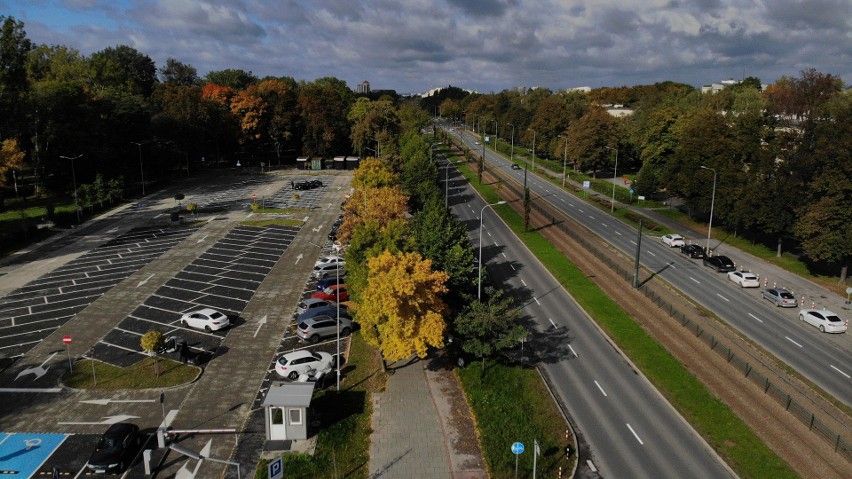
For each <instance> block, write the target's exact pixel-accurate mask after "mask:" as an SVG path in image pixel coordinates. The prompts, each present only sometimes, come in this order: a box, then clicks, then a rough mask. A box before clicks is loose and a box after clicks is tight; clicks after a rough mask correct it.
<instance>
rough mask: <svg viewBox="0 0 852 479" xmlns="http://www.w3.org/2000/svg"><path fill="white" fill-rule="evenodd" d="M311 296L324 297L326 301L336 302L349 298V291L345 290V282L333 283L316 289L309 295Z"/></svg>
mask: <svg viewBox="0 0 852 479" xmlns="http://www.w3.org/2000/svg"><path fill="white" fill-rule="evenodd" d="M311 298H318V299H325V300H328V301H337V302H338V303H340V302H343V301H346V300H348V299H349V292H348V291H346V285H345V284H334V285H331V286H329V287H328V288H325V289H324V290H322V291H317V292H316V293H314V294H312V295H311Z"/></svg>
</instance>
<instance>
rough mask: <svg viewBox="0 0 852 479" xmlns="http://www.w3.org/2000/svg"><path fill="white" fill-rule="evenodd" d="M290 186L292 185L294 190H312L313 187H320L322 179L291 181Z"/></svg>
mask: <svg viewBox="0 0 852 479" xmlns="http://www.w3.org/2000/svg"><path fill="white" fill-rule="evenodd" d="M290 186H292V187H293V189H294V190H312V189H314V188H319V187H321V186H322V181H320V180H305V181H291V182H290Z"/></svg>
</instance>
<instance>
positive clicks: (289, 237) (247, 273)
mask: <svg viewBox="0 0 852 479" xmlns="http://www.w3.org/2000/svg"><path fill="white" fill-rule="evenodd" d="M298 232H299V228H295V227H285V226H269V227H253V226H236V227H234V228H233V229H231V230H230V231H229V232H228V234H227V235H225V236H224V237H223V238H221V239H220V240H218V241H216V242H215V243H214V244H213V245H211V246H210V247H209V248H208V249H207V250H206V251H205V252H204V253H203V254H202V255H201V256H200V257H199V258H198V259H196V260H195V261H193V262H192V263H190V264H188V265H187V266H185V267H184V268H183V270H182V271H181V272H179V273H178V274H177V275H176V276H175V277H174V278H172V279H170V280H169V281H167V282H166V283H165V284H164V285H163V286H161V287H160V288H159V289H157V291H156V292H155V293H154V294H153V295H151V296H149V297H148V299H146V300H145V302H144V303H143V304H142V305H140V306H139V307H138V308H136V310H135V311H134V312H133V313H132V314H131V315H130V316H129V317H127V318H125V319H124V320H123V321H121V322H120V323H119V324H118V325H117V326H116V327H115V328H114V329H113V330H112V331H110V332H109V333H108V334H107V335H106V336H105V337H104V338H103V339H102V340H101V341H99V342H98V344H97V345H96V346H95V348H94V357H95V358H97V359H98V360H101V361H105V362H108V363H110V364H114V365H116V366H121V367H127V366H130V365H132V364H134V363H136V362H138V361H140V360H142V359H145V358H146V357H147V355H146V353H145V352H144V351H142V349H141V347H140V344H139V340H140V338H141V337H142V335H143V334H145V333H146V332H148V331H152V330H158V331H160V332H161V333H163V335H164V336H165V337H170V336H178V337H181V338H183V339H184V340H186V342H187V344H188V346H189V347H190V351H191V357H194V358H197V360H196V362H204V360H205V358H209V357H211V356H212V355H214V354H215V352H216V350H217V349H218V348H219V345H220V344H221V342H222V339H223V338H224V337H225V335H226V334H227V333H228V331H229V330H230V329H231V328H235V327H240V326H241V325H242V324H244V321H243V320H242V319H241V318H240V313H241V312H242V311H243V309H244V308H245V306H246V304H248V302H249V300H251V298H252V296H253V295H254V293H255V291H257V288H258V287H259V286H260V283H262V282H263V280H264V278H265V277H266V275H267V274H268V273H269V271H270V270H271V269H272V267H273V266H275V263H276V262H277V261H278V259H279V258H280V257H281V255H282V254H283V253H284V251H285V250H286V249H287V246H289V245H290V243H291V242H292V241H293V238H294V237H295V236H296V234H298ZM200 308H213V309H216V310H218V311H221V312H222V313H224V314H226V315H227V316H228V317H229V319H230V321H231V326H230V327H229V328H225V329H222V330H219V331H212V332H205V331H199V330H194V329H190V328H185V327H183V326H181V325H180V317H181V315H183V314H184V313H186V312H189V311H193V310H197V309H200Z"/></svg>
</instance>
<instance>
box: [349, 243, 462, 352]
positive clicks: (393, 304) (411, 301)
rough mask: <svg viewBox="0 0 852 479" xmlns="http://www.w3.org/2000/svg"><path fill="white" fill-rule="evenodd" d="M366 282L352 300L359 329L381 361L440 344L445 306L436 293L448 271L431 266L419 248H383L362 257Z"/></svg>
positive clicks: (439, 291) (443, 286)
mask: <svg viewBox="0 0 852 479" xmlns="http://www.w3.org/2000/svg"><path fill="white" fill-rule="evenodd" d="M367 268H368V278H367V288H366V289H365V290H364V291H363V294H362V295H361V301H360V302H359V303H358V304H357V305H355V314H356V315H357V316H356V317H357V319H358V323H359V324H360V325H361V333H362V335H363V336H364V339H365V340H366V341H367V343H368V344H371V345H373V346H376V347H378V348H379V352H380V353H381V355H382V365H383V366H384V363H385V361H391V362H393V361H399V360H401V359H405V358H408V357H410V356H411V355H412V354H417V355H418V356H419V357H421V358H422V357H425V356H426V348H427V347H429V346H434V347H442V346H443V345H444V331H445V329H446V323H445V322H444V310H445V309H446V305H445V304H444V301H443V300H442V299H441V295H442V294H443V293H445V292H446V291H447V287H446V286H445V285H444V283H446V282H447V280H448V279H449V275H447V273H444V272H443V271H432V260H430V259H423V257H422V256H420V255H419V254H418V253H397V254H391V253H390V252H389V251H385V252H384V253H382V254H381V255H379V256H376V257H373V258H370V259H369V260H368V261H367Z"/></svg>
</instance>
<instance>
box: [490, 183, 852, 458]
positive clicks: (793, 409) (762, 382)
mask: <svg viewBox="0 0 852 479" xmlns="http://www.w3.org/2000/svg"><path fill="white" fill-rule="evenodd" d="M502 183H503V187H504V188H508V189H509V190H511V191H512V192H513V193H514V194H516V195H519V196H522V195H523V192H522V191H521V190H520V189H519V188H516V186H515V184H514V183H512V182H510V181H505V179H504V181H503V182H502ZM530 203H531V209H532V210H535V211H536V212H537V213H540V214H541V215H543V216H544V217H545V218H555V216H554V215H555V214H556V213H554V211H552V210H548V209H546V208H544V207H542V206H541V205H540V204H538V202H530ZM558 214H559V215H560V216H562V217H563V218H564V214H563V213H561V212H559V213H558ZM554 223H555V225H554V226H556V227H558V228H559V230H560V231H561V232H562V233H564V234H566V235H568V236H570V237H571V238H572V239H573V240H574V241H576V242H578V243H580V244H581V245H582V246H583V247H584V248H585V249H586V250H587V251H589V252H590V253H592V254H594V255H595V256H596V257H597V258H598V259H600V260H601V262H603V263H605V264H606V265H608V266H609V267H610V268H611V269H613V270H614V271H616V272H617V273H618V274H619V275H620V276H621V277H622V278H624V280H625V281H627V282H628V283H630V284H632V282H633V273H634V271H633V269H632V268H630V269H625V268H623V267H622V266H621V265H620V264H619V263H618V262H616V261H614V260H613V259H612V258H611V257H610V256H609V255H607V254H605V253H604V252H602V251H601V250H600V249H598V248H597V247H596V246H595V245H593V244H592V243H590V242H589V241H587V240H586V239H584V238H583V237H581V236H580V235H579V234H578V233H577V232H576V231H575V230H573V229H571V228H570V227H569V226H568V222H566V221H561V222H556V221H554ZM639 290H640V291H642V293H643V294H645V296H646V297H648V298H649V299H650V300H651V301H652V302H653V303H654V304H656V305H657V306H658V307H659V308H660V309H661V310H663V311H665V312H666V313H667V314H668V315H669V317H671V318H672V319H674V320H676V321H678V322H679V323H680V324H681V326H683V327H685V328H690V329H691V330H692V331H693V333H694V334H695V336H696V337H698V338H700V339H701V340H702V341H703V342H704V343H705V344H707V346H709V347H710V350H711V351H714V352H716V353H717V354H719V355H720V356H722V357H724V358H725V359H726V360H727V362H728V364H730V365H731V366H732V367H735V368H737V370H739V371H740V372H741V373H742V374H743V375H744V376H745V377H746V378H748V379H749V380H750V381H751V382H752V383H754V385H755V386H757V387H759V388H761V389H762V390H763V393H764V394H767V395H769V396H770V397H771V398H773V399H775V400H776V401H777V402H778V403H779V404H781V405H782V406H783V407H784V409H785V410H786V411H787V412H788V413H790V414H791V415H792V416H793V417H795V418H796V419H798V420H799V421H801V422H802V423H803V424H805V425H806V426H808V428H809V429H810V430H811V432H813V433H814V434H816V435H817V436H818V437H819V438H821V439H822V440H824V441H826V442H827V443H828V444H830V445H832V446H833V447H834V452H835V453H837V454H840V455H841V456H842V457H843V458H844V459H846V460H847V461H850V462H852V442H850V441H849V440H847V439H845V438H844V437H843V436H842V435H841V434H838V433H837V432H835V431H834V430H833V429H832V428H831V427H830V426H829V425H828V424H827V423H826V422H825V421H824V420H823V419H821V418H820V416H818V415H817V414H816V413H814V412H813V411H812V410H811V409H810V408H808V407H807V406H806V405H804V404H801V403H799V402H798V401H797V400H795V399H794V398H793V396H792V395H791V394H790V393H788V392H787V390H786V389H785V387H782V386H785V385H784V384H779V383H784V380H783V378H782V376H781V375H780V374H778V373H775V376H776V377H778V378H779V380H778V382H773V381H772V380H771V379H770V378H769V377H768V376H766V375H764V374H763V373H761V372H759V371H758V370H756V369H755V366H756V365H757V364H758V363H759V365H760V366H762V367H763V368H765V369H767V370H769V371H772V369H771V368H770V367H769V366H768V365H767V364H765V363H763V362H762V361H761V360H760V359H759V358H756V357H753V356H751V355H750V354H749V353H748V352H747V351H745V350H742V351H735V350H734V348H733V347H731V346H729V345H726V343H725V341H726V340H727V339H728V338H726V337H724V334H722V333H720V332H718V331H715V332H714V331H710V330H708V329H705V326H702V325H701V324H699V323H697V322H695V321H693V320H691V319H689V318H688V317H687V315H686V314H684V313H683V312H681V311H679V310H678V309H676V308H675V307H674V305H673V304H671V303H669V302H668V301H666V300H665V299H664V298H663V297H662V296H660V295H659V294H657V293H656V292H655V291H654V288H653V287H652V286H650V285H649V284H648V283H645V284H642V285H641V286H640V287H639ZM711 327H712V326H711ZM732 343H733V342H732ZM737 349H740V348H737ZM750 361H752V362H750ZM786 387H789V388H792V389H794V387H793V386H792V385H789V384H787V385H786ZM826 414H827V415H830V414H828V413H827V412H826ZM838 422H840V421H838Z"/></svg>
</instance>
